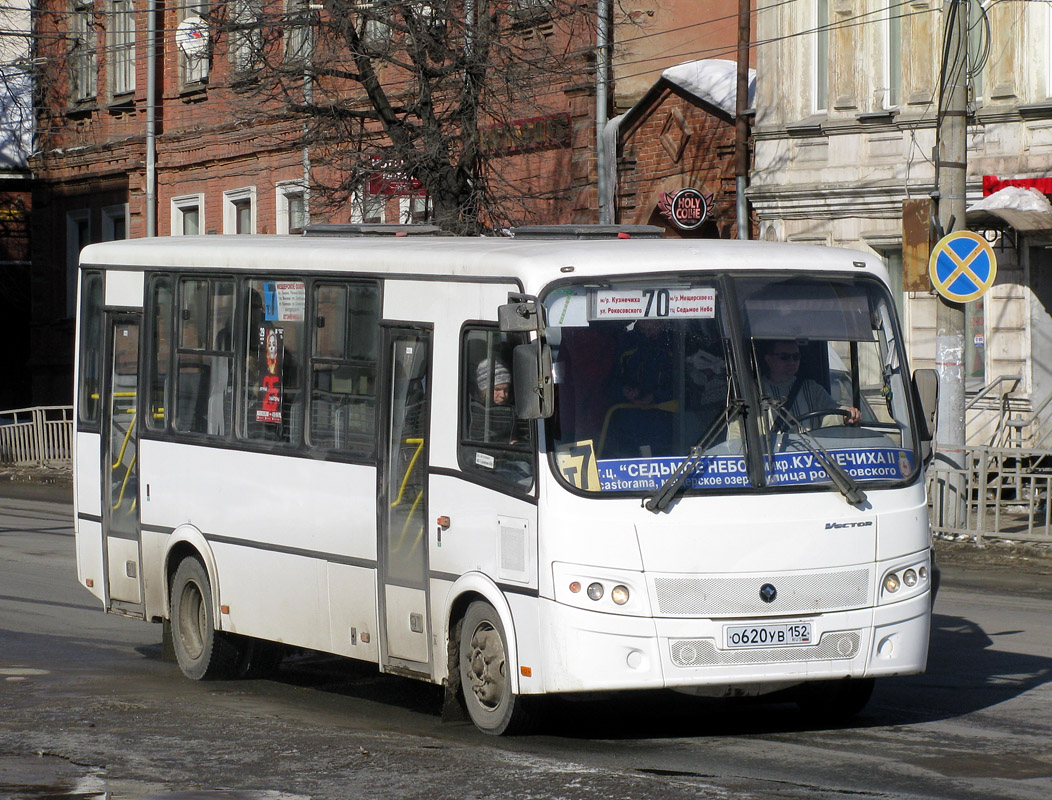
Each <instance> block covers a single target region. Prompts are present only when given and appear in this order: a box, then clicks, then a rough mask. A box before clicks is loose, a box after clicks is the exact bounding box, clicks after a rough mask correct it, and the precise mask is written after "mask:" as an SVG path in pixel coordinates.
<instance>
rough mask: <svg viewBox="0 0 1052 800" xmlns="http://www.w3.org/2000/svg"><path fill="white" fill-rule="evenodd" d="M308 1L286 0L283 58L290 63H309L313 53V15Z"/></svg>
mask: <svg viewBox="0 0 1052 800" xmlns="http://www.w3.org/2000/svg"><path fill="white" fill-rule="evenodd" d="M310 5H311V4H310V0H288V4H287V6H286V8H287V18H288V23H287V24H286V26H285V58H286V60H288V61H291V62H294V63H295V62H307V61H310V59H311V56H312V55H313V53H314V14H313V13H312V12H311V8H310Z"/></svg>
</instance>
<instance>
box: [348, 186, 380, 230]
mask: <svg viewBox="0 0 1052 800" xmlns="http://www.w3.org/2000/svg"><path fill="white" fill-rule="evenodd" d="M386 205H387V198H386V197H385V196H383V195H375V194H369V192H368V191H360V192H355V194H354V195H353V196H352V197H351V222H361V223H363V224H371V223H382V222H386V221H387V220H386V216H385V206H386Z"/></svg>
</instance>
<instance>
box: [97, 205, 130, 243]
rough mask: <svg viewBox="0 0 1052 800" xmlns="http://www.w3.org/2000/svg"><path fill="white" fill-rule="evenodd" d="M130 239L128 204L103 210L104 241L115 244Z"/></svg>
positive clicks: (107, 207)
mask: <svg viewBox="0 0 1052 800" xmlns="http://www.w3.org/2000/svg"><path fill="white" fill-rule="evenodd" d="M127 238H128V204H127V203H122V204H121V205H119V206H106V208H104V209H102V241H104V242H113V241H117V240H119V239H127Z"/></svg>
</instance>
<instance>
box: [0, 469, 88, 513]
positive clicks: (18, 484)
mask: <svg viewBox="0 0 1052 800" xmlns="http://www.w3.org/2000/svg"><path fill="white" fill-rule="evenodd" d="M5 497H10V498H14V499H19V500H47V501H50V502H53V503H70V504H72V503H73V474H72V473H71V472H70V471H69V470H60V469H47V468H43V467H13V466H8V465H0V499H3V498H5Z"/></svg>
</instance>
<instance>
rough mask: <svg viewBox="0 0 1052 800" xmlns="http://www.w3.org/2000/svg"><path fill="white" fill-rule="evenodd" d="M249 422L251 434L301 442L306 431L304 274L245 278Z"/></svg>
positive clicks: (247, 427)
mask: <svg viewBox="0 0 1052 800" xmlns="http://www.w3.org/2000/svg"><path fill="white" fill-rule="evenodd" d="M245 286H246V288H247V290H248V315H247V326H246V330H245V332H244V335H245V345H246V346H245V353H246V355H247V358H246V359H245V374H244V383H243V386H244V392H245V404H244V410H245V428H244V435H245V436H246V437H247V438H248V439H253V440H257V441H261V442H284V443H287V444H299V443H300V440H301V437H302V433H303V410H304V392H303V386H302V382H303V370H302V365H303V360H302V359H303V354H302V350H303V347H302V343H303V329H304V317H305V305H306V297H305V291H306V289H305V284H304V282H303V281H302V280H299V279H291V278H290V279H277V280H273V279H266V280H263V279H259V280H249V281H246V282H245Z"/></svg>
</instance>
